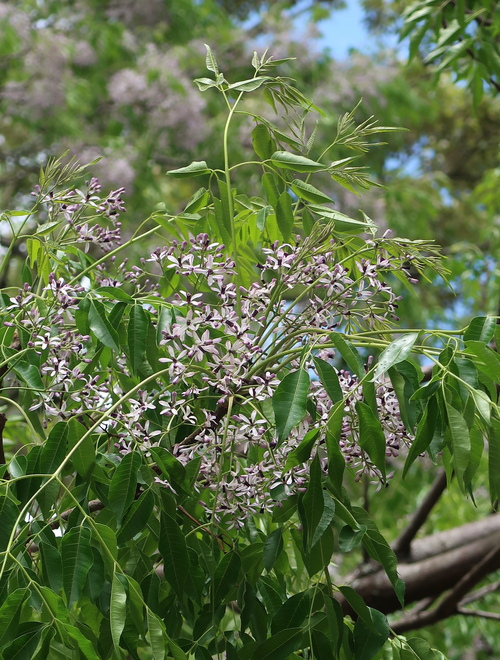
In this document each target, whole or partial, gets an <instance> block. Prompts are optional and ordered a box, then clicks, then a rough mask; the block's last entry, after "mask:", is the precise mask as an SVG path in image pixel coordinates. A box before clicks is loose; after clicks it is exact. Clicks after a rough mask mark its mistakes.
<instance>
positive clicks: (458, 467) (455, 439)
mask: <svg viewBox="0 0 500 660" xmlns="http://www.w3.org/2000/svg"><path fill="white" fill-rule="evenodd" d="M445 405H446V414H447V417H448V429H447V432H448V435H449V438H450V439H451V451H452V465H453V469H454V470H455V475H456V477H457V480H458V483H459V484H460V486H461V488H462V490H466V486H467V484H466V483H465V482H464V474H465V470H466V469H467V466H468V464H469V458H470V452H471V441H470V435H469V428H468V426H467V423H466V421H465V419H464V417H463V416H462V414H461V413H460V412H459V411H458V410H457V409H456V408H454V407H453V406H452V405H451V404H449V403H448V401H445Z"/></svg>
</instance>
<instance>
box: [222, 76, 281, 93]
mask: <svg viewBox="0 0 500 660" xmlns="http://www.w3.org/2000/svg"><path fill="white" fill-rule="evenodd" d="M267 80H272V78H270V77H269V76H259V77H258V78H249V79H248V80H241V81H240V82H235V83H233V84H232V85H228V88H227V89H228V91H229V90H234V91H235V92H253V91H255V90H256V89H259V87H260V86H261V85H263V84H264V83H265V82H266V81H267Z"/></svg>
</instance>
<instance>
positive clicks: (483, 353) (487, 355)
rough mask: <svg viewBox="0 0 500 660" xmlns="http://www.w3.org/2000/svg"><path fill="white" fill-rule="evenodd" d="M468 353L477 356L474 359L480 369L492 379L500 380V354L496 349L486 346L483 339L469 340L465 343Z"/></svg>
mask: <svg viewBox="0 0 500 660" xmlns="http://www.w3.org/2000/svg"><path fill="white" fill-rule="evenodd" d="M465 346H466V348H467V353H469V354H471V355H472V356H473V357H475V358H477V359H476V360H474V365H475V366H476V368H477V369H479V371H482V372H483V373H485V374H486V375H487V376H489V377H490V378H491V379H492V380H494V381H496V382H499V381H500V356H499V355H498V353H495V351H492V350H491V348H490V347H489V346H486V344H484V343H483V342H481V341H467V342H466V343H465Z"/></svg>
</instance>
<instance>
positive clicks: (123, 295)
mask: <svg viewBox="0 0 500 660" xmlns="http://www.w3.org/2000/svg"><path fill="white" fill-rule="evenodd" d="M95 293H98V294H100V295H101V296H104V297H105V298H109V300H119V301H120V302H125V303H134V302H135V301H134V299H133V298H132V296H129V295H128V293H127V292H126V291H124V290H123V289H120V287H118V286H100V287H98V288H97V289H96V290H95Z"/></svg>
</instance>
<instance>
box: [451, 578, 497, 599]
mask: <svg viewBox="0 0 500 660" xmlns="http://www.w3.org/2000/svg"><path fill="white" fill-rule="evenodd" d="M499 589H500V580H497V582H493V584H487V585H486V586H484V587H481V589H476V591H473V592H472V593H470V594H469V595H468V596H466V597H465V598H462V600H461V601H460V605H467V604H468V603H473V602H474V601H476V600H479V599H480V598H483V597H484V596H487V595H488V594H492V593H494V592H495V591H498V590H499Z"/></svg>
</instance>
